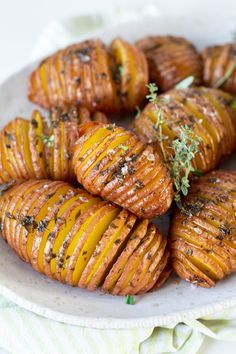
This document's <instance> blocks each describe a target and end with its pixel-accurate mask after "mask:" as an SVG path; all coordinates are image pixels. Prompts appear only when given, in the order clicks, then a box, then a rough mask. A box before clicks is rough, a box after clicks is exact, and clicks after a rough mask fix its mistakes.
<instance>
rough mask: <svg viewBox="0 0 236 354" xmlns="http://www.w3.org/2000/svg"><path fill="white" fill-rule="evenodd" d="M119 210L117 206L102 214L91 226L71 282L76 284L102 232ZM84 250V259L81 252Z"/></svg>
mask: <svg viewBox="0 0 236 354" xmlns="http://www.w3.org/2000/svg"><path fill="white" fill-rule="evenodd" d="M119 212H120V210H119V209H118V208H114V209H113V210H112V211H111V212H108V213H107V214H105V215H103V217H102V218H101V219H100V220H99V221H98V223H97V224H96V227H94V228H93V230H92V232H91V233H90V234H89V236H88V238H87V240H86V242H85V244H84V245H83V248H82V249H81V252H80V254H79V257H78V259H77V261H76V265H75V270H74V272H73V284H78V282H79V279H80V276H81V274H82V272H83V270H84V268H85V266H86V264H87V263H88V261H89V259H90V257H91V256H92V253H93V251H94V249H95V247H96V245H97V243H98V241H99V240H100V238H101V236H102V235H103V233H104V232H105V231H106V229H107V228H108V226H109V225H110V224H111V222H112V221H113V219H114V218H115V217H116V216H117V215H118V214H119ZM85 252H86V259H85V257H84V255H83V254H85Z"/></svg>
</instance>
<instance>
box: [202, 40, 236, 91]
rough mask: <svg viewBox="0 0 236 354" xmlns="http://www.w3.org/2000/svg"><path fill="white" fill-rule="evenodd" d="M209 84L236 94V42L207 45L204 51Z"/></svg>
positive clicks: (204, 78) (205, 72)
mask: <svg viewBox="0 0 236 354" xmlns="http://www.w3.org/2000/svg"><path fill="white" fill-rule="evenodd" d="M202 58H203V63H204V71H203V80H204V83H205V84H206V85H207V86H211V87H215V88H221V89H222V90H224V91H227V92H230V93H232V94H234V95H235V94H236V43H231V44H223V45H217V46H211V47H207V48H205V49H204V50H203V52H202Z"/></svg>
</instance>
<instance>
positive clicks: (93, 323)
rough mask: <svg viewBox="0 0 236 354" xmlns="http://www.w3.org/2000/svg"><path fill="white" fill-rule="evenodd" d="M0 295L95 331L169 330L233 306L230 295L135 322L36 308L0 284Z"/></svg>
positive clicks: (56, 318) (234, 300)
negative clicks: (170, 313) (208, 302)
mask: <svg viewBox="0 0 236 354" xmlns="http://www.w3.org/2000/svg"><path fill="white" fill-rule="evenodd" d="M0 294H1V295H2V296H4V297H6V298H7V299H8V300H10V301H12V302H13V303H14V304H16V305H18V306H20V307H21V308H23V309H24V310H27V311H30V312H32V313H34V314H36V315H39V316H42V317H44V318H46V319H49V320H54V321H57V322H62V323H66V324H68V325H75V326H81V327H86V328H94V329H138V328H139V329H140V328H143V329H147V328H155V327H160V326H161V327H168V326H173V324H177V323H180V322H187V321H191V320H194V319H197V318H200V317H204V316H209V315H212V314H215V313H218V312H220V311H224V310H227V309H229V308H231V307H233V306H236V296H233V297H231V298H229V299H228V300H224V301H217V302H215V303H214V305H212V304H210V305H205V306H201V307H196V308H195V309H190V310H183V311H178V312H173V314H172V315H163V316H152V317H136V318H135V319H132V318H130V319H129V318H126V319H122V318H118V317H116V318H112V317H110V318H109V317H104V318H103V317H100V318H98V317H86V316H78V315H69V314H66V313H64V312H59V311H56V310H51V309H50V308H48V307H45V306H44V307H43V306H41V305H37V304H36V303H34V302H31V301H29V300H27V299H25V298H24V297H23V296H21V295H18V294H16V293H15V292H14V291H13V290H10V289H8V288H7V287H6V286H4V285H2V284H0ZM134 306H135V305H134Z"/></svg>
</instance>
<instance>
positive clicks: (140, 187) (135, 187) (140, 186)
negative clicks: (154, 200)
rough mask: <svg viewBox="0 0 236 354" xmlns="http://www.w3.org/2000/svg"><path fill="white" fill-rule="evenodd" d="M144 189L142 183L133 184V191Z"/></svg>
mask: <svg viewBox="0 0 236 354" xmlns="http://www.w3.org/2000/svg"><path fill="white" fill-rule="evenodd" d="M144 187H145V185H144V184H143V182H142V181H137V182H136V183H135V186H134V189H135V190H136V189H142V188H144Z"/></svg>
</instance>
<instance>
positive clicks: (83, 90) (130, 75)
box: [28, 38, 148, 112]
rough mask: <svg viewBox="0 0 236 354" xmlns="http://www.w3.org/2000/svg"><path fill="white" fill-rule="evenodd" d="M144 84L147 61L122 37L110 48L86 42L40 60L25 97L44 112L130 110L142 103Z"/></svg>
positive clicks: (144, 91)
mask: <svg viewBox="0 0 236 354" xmlns="http://www.w3.org/2000/svg"><path fill="white" fill-rule="evenodd" d="M147 83H148V70H147V62H146V59H145V56H144V55H143V53H142V52H141V51H139V50H138V48H137V47H136V46H135V45H132V44H129V43H128V42H126V41H124V40H122V39H121V38H116V39H115V40H114V41H113V42H112V43H111V45H110V46H109V47H107V46H105V45H104V43H102V42H101V41H100V40H87V41H84V42H82V43H79V44H75V45H71V46H69V47H67V48H65V49H63V50H59V51H58V52H56V53H55V54H54V55H52V56H50V57H48V58H46V59H45V60H44V61H42V62H41V64H40V65H39V66H38V68H37V69H36V70H35V71H34V72H33V73H32V74H31V76H30V80H29V94H28V97H29V99H30V100H31V101H33V102H35V103H38V104H39V105H41V106H42V107H44V108H46V109H51V108H52V107H65V106H71V105H75V106H81V107H86V108H88V109H89V110H90V112H94V111H97V110H101V111H104V112H119V111H122V110H128V111H129V110H134V109H135V107H136V106H138V105H139V104H141V103H142V101H143V99H144V98H145V94H146V86H145V85H146V84H147Z"/></svg>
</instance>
